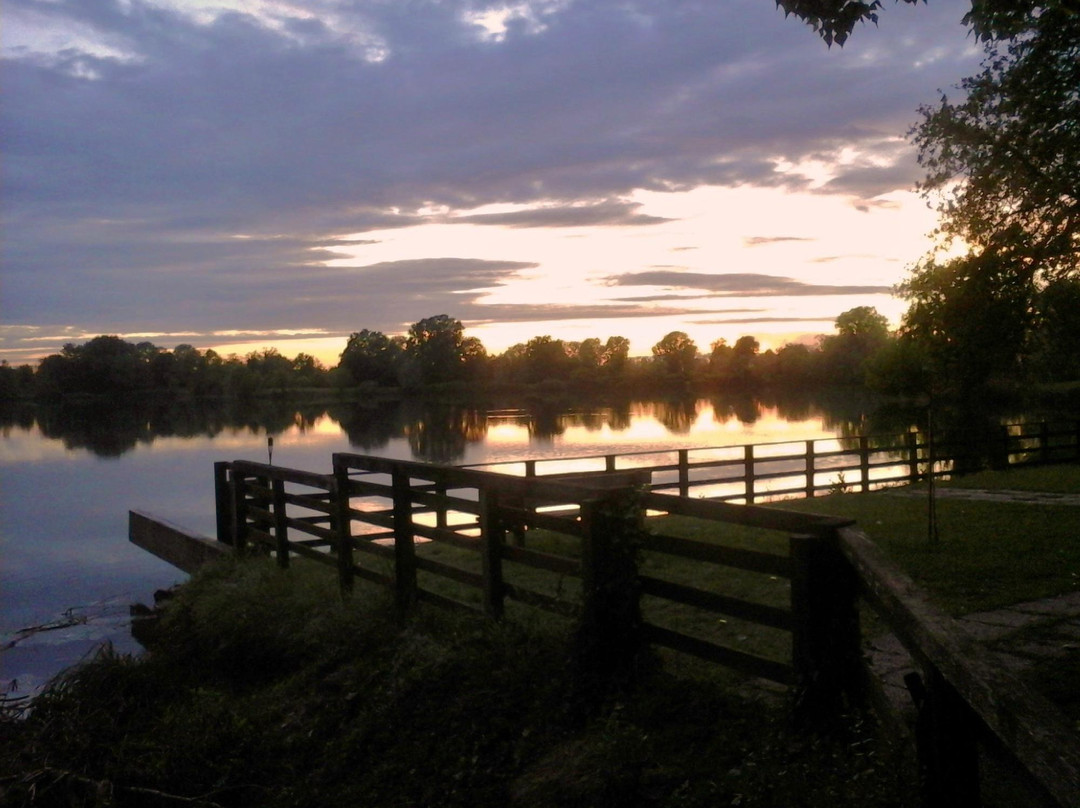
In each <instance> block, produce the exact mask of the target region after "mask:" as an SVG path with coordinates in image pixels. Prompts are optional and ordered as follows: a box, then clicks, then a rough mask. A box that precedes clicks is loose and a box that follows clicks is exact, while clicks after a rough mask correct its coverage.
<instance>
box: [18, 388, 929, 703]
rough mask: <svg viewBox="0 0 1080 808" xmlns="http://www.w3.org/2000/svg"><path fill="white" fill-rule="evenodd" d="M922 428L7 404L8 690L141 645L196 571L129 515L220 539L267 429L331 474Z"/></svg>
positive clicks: (818, 404)
mask: <svg viewBox="0 0 1080 808" xmlns="http://www.w3.org/2000/svg"><path fill="white" fill-rule="evenodd" d="M913 422H914V416H913V415H912V413H905V412H902V411H883V410H880V409H875V408H874V407H873V405H872V403H870V402H864V401H860V400H855V399H852V398H850V397H848V398H843V399H839V400H835V401H833V400H829V399H810V398H805V397H799V398H795V399H786V400H756V399H750V398H747V397H739V398H731V399H726V398H712V399H684V400H675V401H625V402H620V403H618V404H615V405H610V404H609V405H603V406H601V405H597V406H590V407H568V406H565V405H551V404H541V403H535V402H533V403H531V404H530V405H529V406H527V407H525V408H521V409H516V408H510V407H505V408H499V409H493V408H483V409H481V408H476V407H468V406H461V405H454V404H421V403H415V402H398V403H388V404H383V405H375V404H372V405H370V406H359V405H353V404H334V405H330V406H325V405H302V406H298V405H296V404H290V403H287V402H274V401H260V402H258V403H257V404H255V405H248V406H246V407H239V406H236V405H233V406H224V405H222V406H219V407H216V408H212V407H206V406H198V405H195V404H188V405H175V404H169V405H166V404H146V405H142V406H126V407H125V406H120V405H117V404H115V403H112V402H109V403H107V404H98V405H87V406H84V407H82V408H73V407H65V408H60V409H38V410H33V409H26V410H20V411H18V412H14V413H7V414H6V415H4V417H3V418H2V419H0V428H2V439H0V498H2V499H0V502H2V508H0V552H2V565H0V599H2V601H0V603H2V612H0V647H3V648H4V649H5V650H3V651H2V652H0V692H4V693H11V694H12V695H16V696H17V695H20V694H26V693H33V692H34V691H35V690H36V689H37V688H39V687H40V686H41V685H42V684H44V683H45V682H46V681H47V680H48V679H49V678H51V677H52V676H53V675H55V674H56V673H57V672H58V671H59V670H61V669H62V668H64V667H67V666H69V665H71V664H74V663H76V662H78V661H79V660H80V659H82V658H84V657H85V656H86V655H87V654H90V653H93V651H94V650H95V649H96V648H98V647H99V646H100V645H101V644H102V643H103V642H106V641H109V642H112V643H113V644H114V646H115V647H116V648H117V649H118V650H121V651H125V652H129V651H130V652H134V651H137V650H138V646H137V644H136V643H135V642H134V641H133V640H132V639H131V637H130V633H129V631H128V611H129V606H130V605H131V604H132V603H146V604H150V603H152V602H153V593H154V591H155V590H157V589H161V588H166V587H169V586H171V585H173V584H175V583H178V582H180V581H182V580H183V579H184V577H185V576H184V574H183V573H181V572H180V571H178V570H176V569H174V568H173V567H171V566H170V565H168V564H166V563H164V562H162V561H159V560H158V559H156V558H155V557H153V556H151V555H150V554H149V553H146V552H144V551H142V550H140V549H138V548H137V547H135V546H133V545H132V544H130V543H129V542H128V540H127V518H128V516H127V514H128V511H129V510H131V509H137V510H143V511H148V512H150V513H152V514H154V515H157V516H160V517H162V518H164V519H167V520H169V521H171V522H174V523H177V524H179V525H181V526H183V527H186V528H190V529H193V530H196V531H200V532H202V533H205V534H206V535H209V536H212V535H213V534H214V530H215V515H214V490H213V464H214V462H215V461H217V460H237V459H244V460H256V461H262V462H265V461H266V460H267V459H268V448H267V438H268V437H273V457H272V460H273V462H274V464H276V465H283V466H291V467H296V468H302V469H307V470H311V471H318V472H329V471H330V470H331V468H330V456H331V454H332V453H334V452H339V451H341V452H346V451H347V452H358V453H362V454H373V455H379V456H384V457H393V458H398V459H416V460H426V461H432V462H441V463H454V464H480V463H490V462H498V461H506V460H517V459H524V458H553V457H560V458H562V457H575V456H582V455H596V454H607V453H616V452H618V453H626V452H641V451H659V450H662V449H677V448H694V447H709V446H729V445H742V444H746V443H766V442H777V441H803V440H808V439H811V438H828V437H843V436H850V435H855V434H859V433H860V432H874V431H878V432H883V431H889V432H892V431H906V430H907V429H908V426H909V425H910V424H911V423H913ZM28 630H30V631H28ZM11 643H14V645H13V646H11V645H10V644H11Z"/></svg>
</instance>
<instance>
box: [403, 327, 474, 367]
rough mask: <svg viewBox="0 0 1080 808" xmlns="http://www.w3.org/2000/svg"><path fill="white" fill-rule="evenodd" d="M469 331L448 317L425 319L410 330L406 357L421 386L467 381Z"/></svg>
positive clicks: (406, 340)
mask: <svg viewBox="0 0 1080 808" xmlns="http://www.w3.org/2000/svg"><path fill="white" fill-rule="evenodd" d="M464 340H465V327H464V326H463V325H462V324H461V321H460V320H456V319H454V318H453V317H450V316H449V315H446V314H436V315H435V316H434V317H425V318H424V319H423V320H419V321H418V322H416V323H413V324H412V325H411V326H410V327H409V335H408V337H406V339H405V355H406V357H407V359H408V361H409V364H410V366H411V370H412V376H413V378H412V379H411V381H413V382H415V383H419V384H438V383H441V382H450V381H459V380H461V379H463V378H464V377H465V350H464V347H463V343H464Z"/></svg>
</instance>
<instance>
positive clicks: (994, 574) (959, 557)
mask: <svg viewBox="0 0 1080 808" xmlns="http://www.w3.org/2000/svg"><path fill="white" fill-rule="evenodd" d="M784 507H787V508H791V509H793V510H800V511H807V512H813V513H827V514H832V515H836V516H843V517H849V518H852V519H855V520H857V522H858V526H859V527H860V528H861V529H862V530H864V531H865V532H866V533H867V535H869V536H870V538H872V539H873V540H874V541H875V542H876V543H877V544H878V545H879V546H880V547H882V548H883V549H884V551H885V552H886V554H887V555H888V556H889V557H890V558H891V559H892V560H893V561H895V562H896V563H897V564H898V565H899V566H900V567H901V568H902V569H903V570H905V571H906V572H907V573H908V574H909V575H910V576H911V577H912V578H913V579H914V580H915V581H916V582H917V583H918V584H920V585H921V586H922V587H923V588H924V589H925V590H926V591H927V593H928V594H929V595H930V597H931V599H932V600H934V601H936V602H937V604H938V605H939V606H940V607H941V608H942V609H944V610H945V611H946V612H948V613H950V614H953V615H956V616H959V615H962V614H967V613H970V612H976V611H985V610H990V609H998V608H1001V607H1003V606H1008V605H1011V604H1014V603H1021V602H1023V601H1028V600H1037V599H1040V598H1046V597H1052V596H1054V595H1060V594H1063V593H1065V592H1072V591H1076V590H1077V589H1080V542H1078V541H1077V532H1078V525H1080V510H1078V509H1077V508H1076V507H1075V506H1049V505H1030V504H1021V503H1011V502H973V501H967V500H950V499H945V498H942V499H940V500H938V502H937V506H936V507H937V520H938V536H939V543H938V544H936V545H935V544H933V543H931V541H930V539H929V532H928V516H927V513H928V503H927V502H926V501H925V500H923V499H921V498H912V497H903V496H890V495H889V494H887V493H871V494H840V495H834V496H831V497H824V498H821V499H815V500H809V501H798V502H793V503H787V504H785V505H784Z"/></svg>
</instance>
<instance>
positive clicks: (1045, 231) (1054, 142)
mask: <svg viewBox="0 0 1080 808" xmlns="http://www.w3.org/2000/svg"><path fill="white" fill-rule="evenodd" d="M961 89H962V90H963V91H964V93H965V94H966V95H965V98H964V99H963V100H962V101H959V102H950V101H949V99H948V97H947V96H945V95H942V97H941V100H940V103H939V105H938V106H937V107H934V108H931V107H923V108H921V109H920V114H921V116H922V120H921V121H920V122H919V123H918V124H917V125H916V126H915V127H914V128H913V129H912V132H911V134H912V138H913V140H914V143H915V145H916V146H917V147H918V149H919V162H920V164H921V165H922V166H923V167H924V168H926V171H927V174H926V179H925V180H924V181H923V183H922V184H921V188H922V190H923V192H924V193H926V194H940V195H941V201H940V204H939V211H940V213H941V215H942V223H941V227H940V231H941V234H942V235H943V236H945V238H946V240H947V242H948V240H962V241H963V242H964V243H966V244H967V245H969V247H970V250H971V252H973V253H976V254H981V253H986V252H989V253H993V254H996V255H1000V256H1001V257H1002V258H1003V259H1012V262H1013V264H1014V267H1015V270H1016V271H1017V272H1020V273H1024V274H1027V275H1029V276H1031V277H1033V278H1040V277H1041V278H1060V277H1064V276H1067V275H1070V274H1075V273H1076V272H1077V270H1078V268H1080V124H1078V123H1077V122H1078V121H1080V92H1078V90H1080V14H1077V13H1075V12H1074V13H1067V12H1065V11H1064V10H1060V9H1059V10H1057V11H1056V12H1053V11H1049V12H1047V13H1046V14H1044V15H1043V16H1041V17H1039V18H1038V19H1037V20H1036V21H1034V23H1033V24H1032V27H1031V28H1030V30H1028V31H1027V32H1026V33H1025V35H1024V36H1022V37H1018V38H1016V39H1014V40H1012V41H1010V42H1009V43H1008V45H1007V47H1006V48H1005V50H1004V51H1002V50H1000V49H999V48H998V47H997V46H991V47H989V48H988V49H987V55H986V58H985V59H984V62H983V70H982V72H981V73H980V74H979V75H977V76H975V77H972V78H968V79H965V80H964V81H963V82H962V83H961ZM957 180H960V181H959V182H957ZM947 242H946V243H947Z"/></svg>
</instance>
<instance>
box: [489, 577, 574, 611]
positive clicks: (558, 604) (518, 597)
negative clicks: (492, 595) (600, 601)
mask: <svg viewBox="0 0 1080 808" xmlns="http://www.w3.org/2000/svg"><path fill="white" fill-rule="evenodd" d="M503 592H504V594H505V595H506V597H508V598H510V599H511V600H515V601H517V602H518V603H524V604H525V605H526V606H532V607H534V608H536V609H543V610H544V611H548V612H551V613H552V614H557V615H561V616H562V617H569V618H572V619H574V618H578V617H580V616H581V604H579V603H574V602H572V601H569V600H560V599H559V598H554V597H551V596H550V595H545V594H543V593H542V592H536V591H534V590H532V589H525V588H524V587H522V586H518V585H516V584H511V583H505V584H503Z"/></svg>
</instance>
